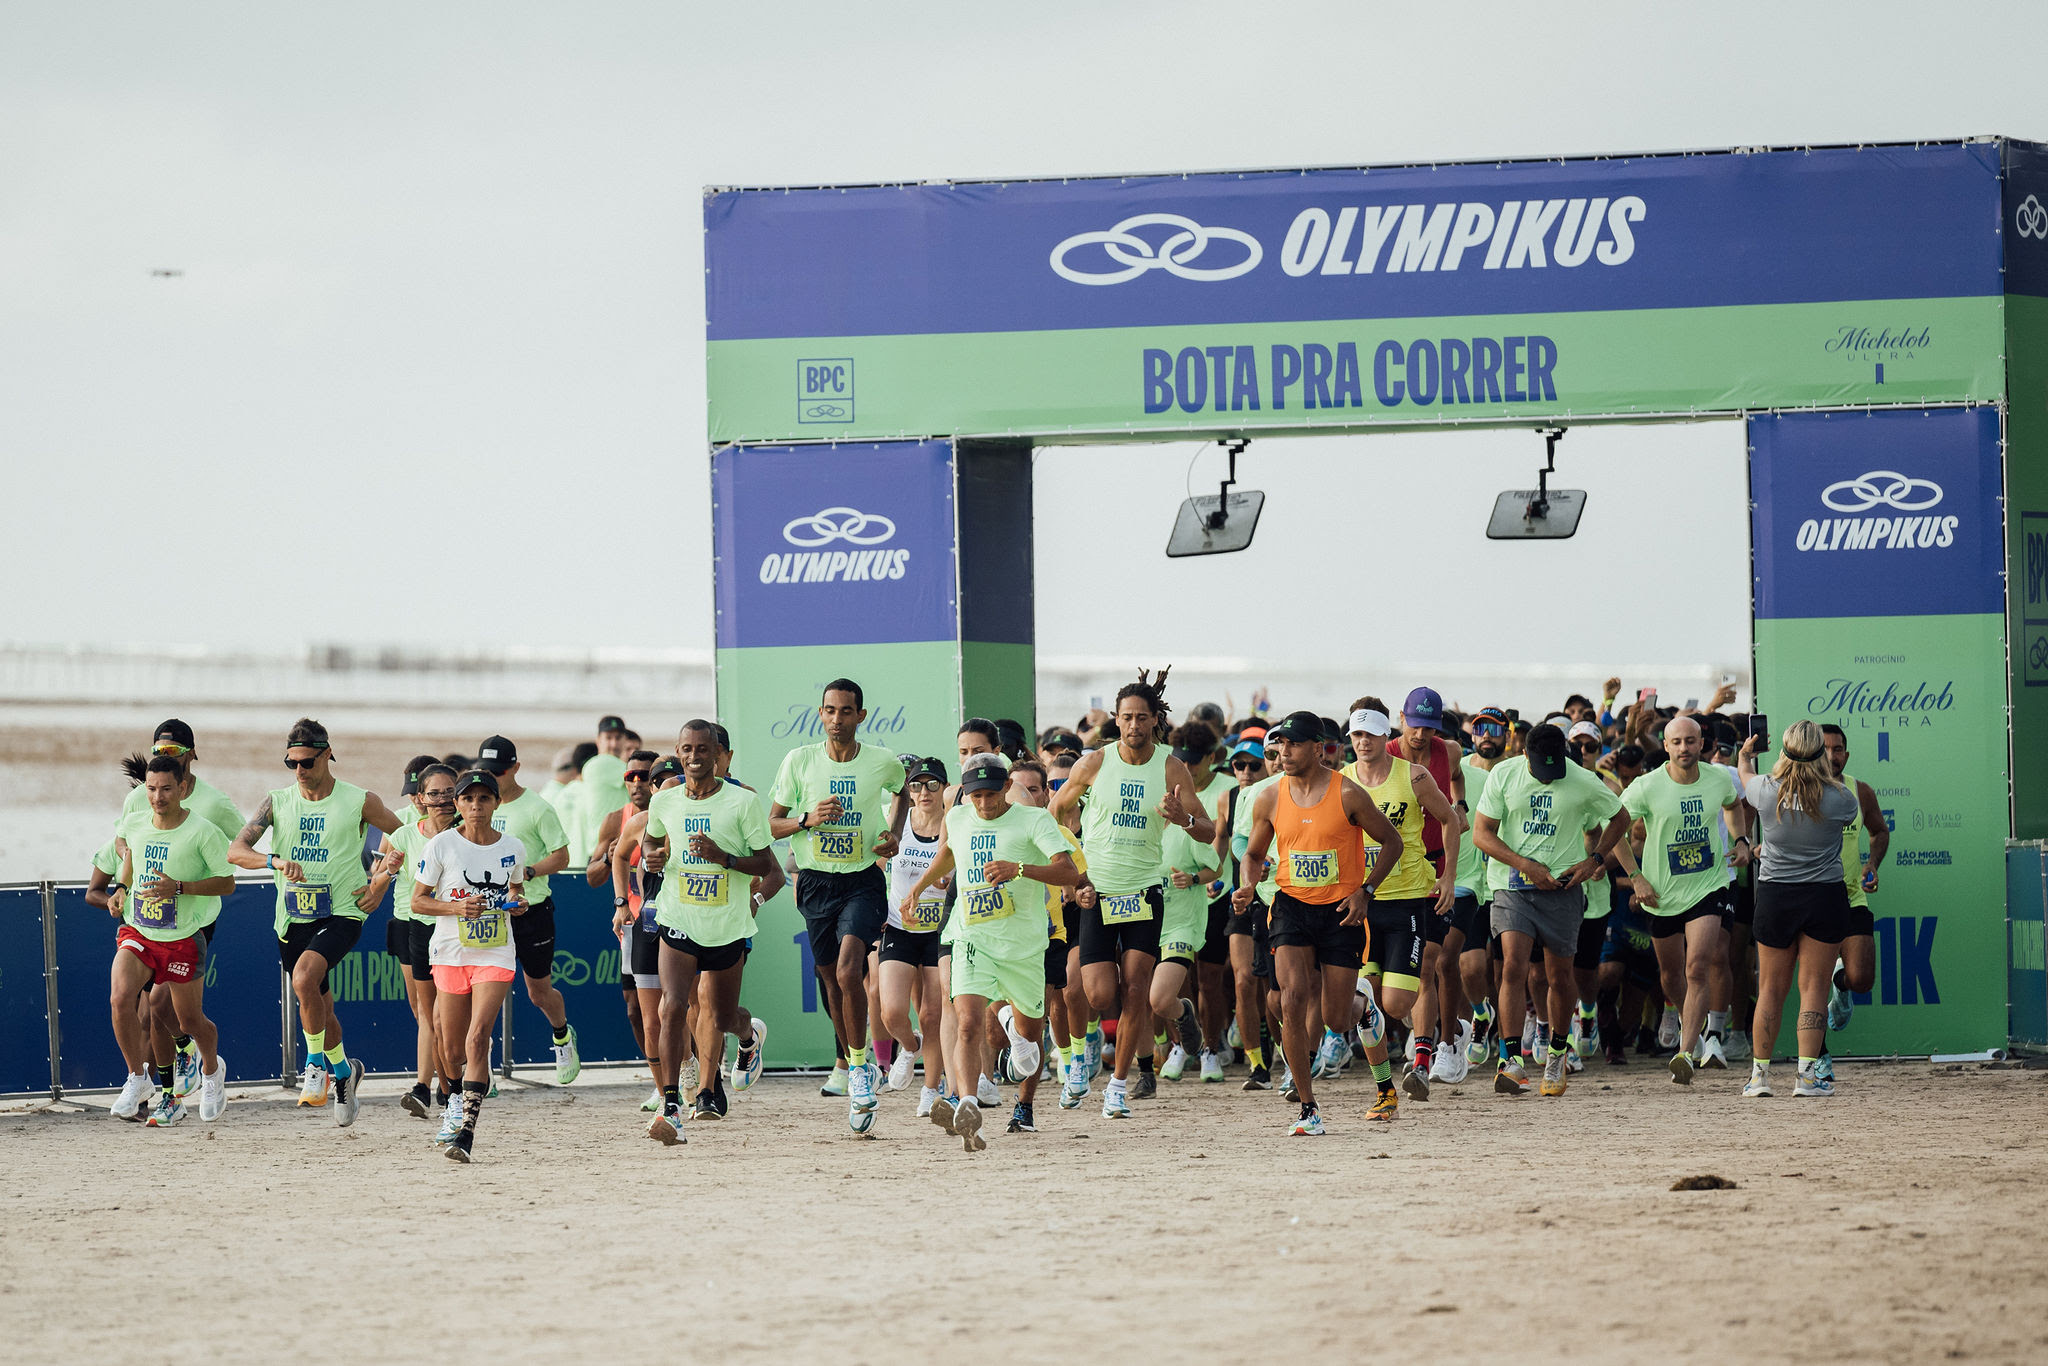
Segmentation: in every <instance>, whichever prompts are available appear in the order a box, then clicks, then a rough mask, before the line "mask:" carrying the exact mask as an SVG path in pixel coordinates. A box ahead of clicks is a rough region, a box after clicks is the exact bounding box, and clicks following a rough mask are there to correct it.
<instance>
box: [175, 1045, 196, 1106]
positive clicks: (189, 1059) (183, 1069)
mask: <svg viewBox="0 0 2048 1366" xmlns="http://www.w3.org/2000/svg"><path fill="white" fill-rule="evenodd" d="M171 1084H172V1085H173V1086H174V1087H176V1088H177V1092H178V1099H179V1100H183V1099H184V1098H185V1097H187V1096H189V1095H191V1094H192V1093H193V1092H194V1091H196V1090H198V1089H199V1049H198V1047H197V1046H196V1045H193V1044H187V1045H186V1046H185V1047H183V1048H181V1049H179V1050H178V1058H177V1061H176V1062H175V1063H173V1064H172V1072H171Z"/></svg>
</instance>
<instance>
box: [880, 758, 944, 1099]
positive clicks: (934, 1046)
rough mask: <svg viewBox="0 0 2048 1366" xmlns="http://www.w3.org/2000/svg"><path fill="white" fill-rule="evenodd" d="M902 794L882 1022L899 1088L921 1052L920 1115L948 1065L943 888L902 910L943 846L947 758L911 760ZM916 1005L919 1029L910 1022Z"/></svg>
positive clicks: (885, 939) (883, 953)
mask: <svg viewBox="0 0 2048 1366" xmlns="http://www.w3.org/2000/svg"><path fill="white" fill-rule="evenodd" d="M908 768H909V771H908V773H907V775H906V776H905V778H904V782H903V795H904V797H905V799H906V800H907V801H908V803H909V811H908V812H907V813H906V814H905V816H904V818H903V837H902V839H901V840H900V841H899V842H898V843H897V846H896V853H895V855H894V856H893V857H892V858H890V860H889V921H888V924H887V925H886V926H885V927H884V928H883V930H882V943H881V948H880V957H881V965H880V970H879V971H878V972H877V974H876V975H877V976H878V977H879V978H880V979H881V997H882V1011H881V1016H880V1018H881V1021H882V1026H883V1028H885V1029H886V1030H888V1032H889V1034H890V1035H891V1036H892V1037H893V1038H894V1039H895V1040H896V1050H897V1051H896V1062H895V1064H894V1065H893V1066H891V1067H890V1068H889V1086H890V1089H891V1090H897V1091H900V1090H902V1089H903V1088H904V1087H906V1086H908V1085H910V1069H911V1067H912V1065H913V1064H915V1063H916V1061H917V1054H918V1050H919V1049H920V1047H921V1048H922V1049H923V1053H924V1088H923V1090H922V1091H921V1092H920V1093H919V1096H918V1102H917V1113H918V1116H919V1117H920V1118H924V1117H928V1116H929V1115H930V1114H931V1112H932V1103H933V1102H934V1101H936V1100H937V1099H938V1097H939V1093H938V1090H937V1083H938V1081H939V1078H940V1075H941V1074H942V1072H943V1071H944V1058H943V1056H942V1053H941V1049H940V1041H939V1030H938V1029H937V1028H935V1027H934V1026H936V1025H937V1023H938V1019H939V1012H940V1007H939V1002H941V1001H942V1000H944V999H945V996H946V974H945V973H944V972H943V971H942V970H941V969H940V967H939V949H940V945H939V930H940V928H941V926H943V925H944V924H945V920H946V889H945V887H944V886H943V885H940V886H937V887H934V888H933V889H932V890H931V891H929V892H927V893H926V894H925V895H924V896H923V897H920V898H919V899H918V902H917V905H916V906H915V907H914V908H913V910H912V916H911V920H910V921H908V922H906V921H905V920H904V918H903V907H902V904H901V903H902V901H903V895H904V893H905V892H908V891H909V890H910V888H911V886H912V884H914V883H915V882H916V881H917V880H918V879H919V878H921V877H923V876H924V870H925V869H927V868H929V867H931V866H932V858H933V856H934V855H936V854H937V853H938V852H939V832H940V829H941V828H942V827H943V826H944V825H945V821H946V808H945V805H944V802H943V801H942V797H943V796H944V794H945V790H946V766H945V764H943V763H941V762H940V761H939V760H937V759H919V760H917V761H916V762H915V763H914V764H911V765H909V766H908ZM913 1005H915V1006H916V1008H917V1018H918V1021H919V1022H920V1023H921V1024H923V1026H924V1031H923V1033H922V1034H920V1033H919V1032H918V1031H916V1030H914V1029H912V1028H911V1027H910V1011H911V1007H912V1006H913Z"/></svg>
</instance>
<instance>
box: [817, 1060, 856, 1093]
mask: <svg viewBox="0 0 2048 1366" xmlns="http://www.w3.org/2000/svg"><path fill="white" fill-rule="evenodd" d="M850 1076H851V1074H850V1073H849V1072H848V1071H847V1070H846V1064H845V1063H843V1062H841V1063H834V1064H833V1065H832V1075H831V1076H829V1077H827V1078H825V1084H824V1085H823V1086H820V1087H819V1088H818V1094H819V1095H821V1096H843V1095H845V1094H846V1088H847V1083H848V1079H849V1077H850Z"/></svg>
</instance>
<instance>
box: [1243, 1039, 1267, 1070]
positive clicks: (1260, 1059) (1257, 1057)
mask: <svg viewBox="0 0 2048 1366" xmlns="http://www.w3.org/2000/svg"><path fill="white" fill-rule="evenodd" d="M1244 1060H1245V1063H1246V1064H1247V1065H1248V1066H1251V1067H1264V1066H1265V1065H1266V1050H1265V1049H1263V1048H1261V1047H1259V1046H1258V1045H1257V1044H1251V1045H1249V1046H1247V1047H1246V1049H1245V1050H1244Z"/></svg>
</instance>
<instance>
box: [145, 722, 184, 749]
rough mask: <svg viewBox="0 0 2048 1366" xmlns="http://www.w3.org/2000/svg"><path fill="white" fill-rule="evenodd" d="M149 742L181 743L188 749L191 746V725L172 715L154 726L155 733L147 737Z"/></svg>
mask: <svg viewBox="0 0 2048 1366" xmlns="http://www.w3.org/2000/svg"><path fill="white" fill-rule="evenodd" d="M149 742H150V743H151V744H152V745H159V744H169V745H183V746H184V747H185V748H186V749H190V748H192V727H190V726H188V725H186V724H185V723H184V722H183V721H180V720H178V719H177V718H176V717H173V718H171V719H170V720H168V721H166V722H164V723H163V724H162V725H161V726H158V727H157V728H156V734H155V735H152V736H151V737H150V738H149Z"/></svg>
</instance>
